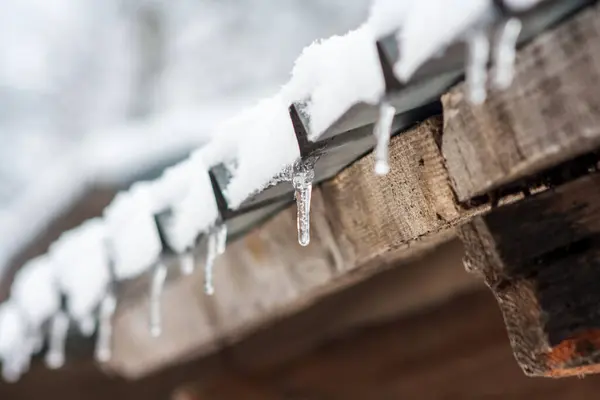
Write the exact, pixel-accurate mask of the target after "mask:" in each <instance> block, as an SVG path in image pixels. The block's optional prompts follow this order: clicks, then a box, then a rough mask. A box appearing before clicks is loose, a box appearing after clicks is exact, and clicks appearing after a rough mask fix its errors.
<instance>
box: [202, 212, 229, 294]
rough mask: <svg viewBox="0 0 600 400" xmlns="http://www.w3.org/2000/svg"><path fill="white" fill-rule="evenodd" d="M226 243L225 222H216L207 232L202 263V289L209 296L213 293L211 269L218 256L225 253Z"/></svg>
mask: <svg viewBox="0 0 600 400" xmlns="http://www.w3.org/2000/svg"><path fill="white" fill-rule="evenodd" d="M226 244H227V224H226V223H225V222H224V221H219V222H217V223H216V224H215V225H214V226H212V227H211V228H210V230H209V232H208V242H207V250H206V262H205V264H204V291H205V292H206V294H208V295H209V296H212V295H213V294H215V287H214V285H213V269H214V266H215V261H216V259H217V257H218V256H220V255H222V254H223V253H225V245H226Z"/></svg>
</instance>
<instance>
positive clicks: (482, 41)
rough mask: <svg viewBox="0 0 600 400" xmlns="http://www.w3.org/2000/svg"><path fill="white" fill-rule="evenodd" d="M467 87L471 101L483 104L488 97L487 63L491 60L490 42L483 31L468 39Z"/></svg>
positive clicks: (471, 34) (474, 32) (473, 32)
mask: <svg viewBox="0 0 600 400" xmlns="http://www.w3.org/2000/svg"><path fill="white" fill-rule="evenodd" d="M467 46H468V57H467V65H466V72H467V74H466V75H467V78H466V79H467V86H468V91H469V100H470V101H471V102H472V103H474V104H481V103H483V102H484V101H485V98H486V97H487V92H486V82H487V63H488V61H489V58H490V41H489V40H488V37H487V35H486V32H485V31H484V30H483V29H478V30H474V31H472V32H470V34H469V35H468V38H467Z"/></svg>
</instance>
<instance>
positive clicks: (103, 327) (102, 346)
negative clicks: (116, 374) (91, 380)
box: [95, 289, 117, 362]
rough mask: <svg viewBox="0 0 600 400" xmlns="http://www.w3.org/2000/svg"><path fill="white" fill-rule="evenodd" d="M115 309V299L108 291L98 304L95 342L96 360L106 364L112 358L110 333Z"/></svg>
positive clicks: (111, 291) (112, 293) (110, 291)
mask: <svg viewBox="0 0 600 400" xmlns="http://www.w3.org/2000/svg"><path fill="white" fill-rule="evenodd" d="M116 309H117V298H116V296H115V293H114V292H113V290H110V289H109V291H108V292H107V293H106V295H105V296H104V299H102V302H101V303H100V312H99V314H100V315H99V326H98V338H97V342H96V352H95V353H96V354H95V357H96V360H97V361H99V362H107V361H109V360H110V358H111V357H112V331H113V326H112V323H113V321H112V320H113V316H114V314H115V310H116Z"/></svg>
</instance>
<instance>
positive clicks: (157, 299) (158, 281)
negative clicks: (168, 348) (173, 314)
mask: <svg viewBox="0 0 600 400" xmlns="http://www.w3.org/2000/svg"><path fill="white" fill-rule="evenodd" d="M166 279H167V266H166V265H165V263H164V262H162V261H159V262H158V263H157V264H156V266H155V267H154V274H153V275H152V282H151V284H150V334H151V335H152V337H159V336H160V335H161V333H162V313H161V299H162V292H163V288H164V286H165V281H166Z"/></svg>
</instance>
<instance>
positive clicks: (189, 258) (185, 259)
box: [178, 250, 195, 276]
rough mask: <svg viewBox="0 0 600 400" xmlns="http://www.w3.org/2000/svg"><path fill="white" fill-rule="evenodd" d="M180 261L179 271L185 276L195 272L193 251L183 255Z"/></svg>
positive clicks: (180, 256)
mask: <svg viewBox="0 0 600 400" xmlns="http://www.w3.org/2000/svg"><path fill="white" fill-rule="evenodd" d="M178 258H179V259H178V261H179V270H180V271H181V273H182V274H183V275H186V276H188V275H191V274H192V273H194V270H195V261H194V253H193V252H192V250H188V251H186V252H185V253H182V254H180V255H179V257H178Z"/></svg>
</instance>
